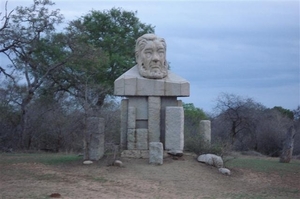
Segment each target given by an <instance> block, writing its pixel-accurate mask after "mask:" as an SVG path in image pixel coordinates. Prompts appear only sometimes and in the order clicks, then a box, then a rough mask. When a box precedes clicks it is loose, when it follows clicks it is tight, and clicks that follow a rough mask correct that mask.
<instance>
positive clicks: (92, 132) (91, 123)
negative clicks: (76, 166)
mask: <svg viewBox="0 0 300 199" xmlns="http://www.w3.org/2000/svg"><path fill="white" fill-rule="evenodd" d="M86 126H87V136H88V140H87V141H86V142H88V144H86V145H87V146H86V147H88V149H87V150H88V156H89V159H90V160H96V161H97V160H100V159H101V158H102V157H103V155H104V127H105V122H104V118H99V117H89V118H87V124H86ZM85 155H86V154H85ZM84 159H88V157H84Z"/></svg>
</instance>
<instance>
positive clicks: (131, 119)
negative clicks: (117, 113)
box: [127, 107, 136, 150]
mask: <svg viewBox="0 0 300 199" xmlns="http://www.w3.org/2000/svg"><path fill="white" fill-rule="evenodd" d="M135 127H136V108H135V107H128V122H127V149H128V150H132V149H135V148H136V146H135V143H136V139H135V138H136V132H135Z"/></svg>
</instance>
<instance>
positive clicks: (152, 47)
mask: <svg viewBox="0 0 300 199" xmlns="http://www.w3.org/2000/svg"><path fill="white" fill-rule="evenodd" d="M135 57H136V62H137V66H138V69H139V73H140V75H141V76H143V77H145V78H149V79H162V78H164V77H166V76H167V75H168V63H167V61H166V42H165V40H164V39H163V38H159V37H157V36H156V35H154V34H145V35H143V36H141V37H139V38H138V39H137V41H136V46H135Z"/></svg>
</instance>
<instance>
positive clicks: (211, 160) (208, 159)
mask: <svg viewBox="0 0 300 199" xmlns="http://www.w3.org/2000/svg"><path fill="white" fill-rule="evenodd" d="M197 160H198V161H199V162H202V163H205V164H208V165H211V166H214V167H217V168H221V167H223V164H224V163H223V159H222V158H221V157H220V156H217V155H214V154H203V155H200V156H199V157H198V158H197Z"/></svg>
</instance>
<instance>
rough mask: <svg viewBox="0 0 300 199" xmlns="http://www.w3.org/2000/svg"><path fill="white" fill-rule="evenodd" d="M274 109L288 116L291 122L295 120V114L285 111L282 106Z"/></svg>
mask: <svg viewBox="0 0 300 199" xmlns="http://www.w3.org/2000/svg"><path fill="white" fill-rule="evenodd" d="M273 109H274V110H277V111H279V112H280V113H281V114H282V115H283V116H286V117H288V118H290V119H291V120H293V119H294V112H293V111H291V110H289V109H285V108H283V107H281V106H274V107H273Z"/></svg>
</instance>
